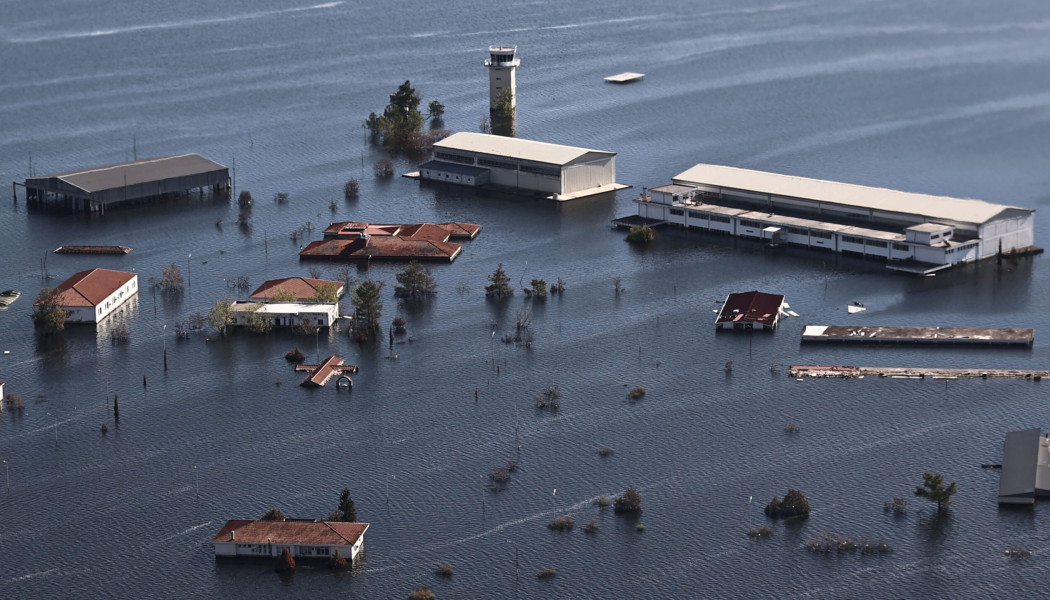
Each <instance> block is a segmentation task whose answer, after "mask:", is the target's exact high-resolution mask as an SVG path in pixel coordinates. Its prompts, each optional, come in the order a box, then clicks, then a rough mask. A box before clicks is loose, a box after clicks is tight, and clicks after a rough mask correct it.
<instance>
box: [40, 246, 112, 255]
mask: <svg viewBox="0 0 1050 600" xmlns="http://www.w3.org/2000/svg"><path fill="white" fill-rule="evenodd" d="M130 252H131V248H128V247H127V246H59V247H58V248H55V254H128V253H130Z"/></svg>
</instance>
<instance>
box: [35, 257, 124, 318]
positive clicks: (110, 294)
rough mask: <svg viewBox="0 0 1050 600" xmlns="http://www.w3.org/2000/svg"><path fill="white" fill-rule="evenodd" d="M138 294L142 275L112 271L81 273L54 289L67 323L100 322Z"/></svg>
mask: <svg viewBox="0 0 1050 600" xmlns="http://www.w3.org/2000/svg"><path fill="white" fill-rule="evenodd" d="M138 293H139V276H138V274H136V273H126V272H124V271H112V270H110V269H91V270H89V271H81V272H79V273H77V274H75V275H73V276H72V277H70V278H69V279H67V280H65V281H63V282H62V283H61V284H60V285H59V286H58V287H56V288H55V289H54V294H55V301H56V302H57V303H58V306H59V307H60V308H61V309H62V311H63V312H64V313H65V315H66V323H98V322H99V321H101V320H103V319H105V318H106V317H107V316H109V315H110V313H112V312H113V311H115V310H117V308H119V307H120V306H121V305H122V304H124V303H125V302H127V301H128V300H130V299H131V298H132V296H134V295H135V294H138ZM44 302H45V300H43V299H41V300H37V301H36V303H35V304H34V306H39V305H41V304H43V303H44Z"/></svg>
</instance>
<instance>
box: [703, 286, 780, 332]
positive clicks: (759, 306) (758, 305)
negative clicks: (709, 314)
mask: <svg viewBox="0 0 1050 600" xmlns="http://www.w3.org/2000/svg"><path fill="white" fill-rule="evenodd" d="M783 305H784V296H783V295H782V294H766V293H764V292H758V291H755V292H740V293H736V294H729V295H728V296H726V301H725V303H723V304H722V310H721V311H720V312H719V313H718V318H717V319H715V323H716V324H717V323H758V324H760V325H768V326H770V327H772V326H773V324H774V323H775V322H776V320H777V316H778V315H779V313H780V308H781V307H782V306H783Z"/></svg>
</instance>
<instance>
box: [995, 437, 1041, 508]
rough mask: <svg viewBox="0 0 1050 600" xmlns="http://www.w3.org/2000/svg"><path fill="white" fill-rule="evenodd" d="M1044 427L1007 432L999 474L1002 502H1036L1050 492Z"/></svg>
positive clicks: (1000, 500)
mask: <svg viewBox="0 0 1050 600" xmlns="http://www.w3.org/2000/svg"><path fill="white" fill-rule="evenodd" d="M1047 443H1048V442H1047V438H1046V437H1045V436H1044V435H1043V431H1042V430H1040V429H1038V428H1036V429H1024V430H1022V431H1011V432H1010V433H1008V434H1006V440H1005V441H1004V442H1003V468H1002V471H1001V472H1000V474H999V503H1000V504H1034V503H1035V497H1036V496H1037V495H1039V496H1042V495H1047V494H1048V493H1050V466H1048V463H1050V451H1048V449H1047Z"/></svg>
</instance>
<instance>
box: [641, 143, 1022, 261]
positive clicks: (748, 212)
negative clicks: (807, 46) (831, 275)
mask: <svg viewBox="0 0 1050 600" xmlns="http://www.w3.org/2000/svg"><path fill="white" fill-rule="evenodd" d="M636 202H637V203H638V215H639V216H640V217H643V218H645V219H649V220H653V221H657V222H666V223H670V224H674V225H678V226H681V227H685V228H688V229H702V230H707V231H714V232H721V233H725V234H728V235H734V236H739V237H747V238H753V239H756V240H763V241H766V242H767V243H771V244H781V243H785V244H792V245H798V246H806V247H810V248H823V249H826V250H831V251H833V252H842V253H844V254H854V255H858V256H865V257H872V258H881V259H884V260H886V261H888V265H887V266H888V268H890V269H895V270H900V271H907V272H911V273H920V274H925V273H932V272H934V271H937V270H939V269H946V268H948V267H951V266H953V265H956V264H960V263H968V262H973V261H976V260H980V259H983V258H988V257H991V256H995V255H996V254H997V253H999V252H1007V253H1008V252H1030V251H1033V250H1036V249H1034V248H1033V247H1032V244H1033V242H1034V223H1035V214H1034V213H1035V211H1034V210H1032V209H1029V208H1022V207H1018V206H1007V205H1002V204H993V203H991V202H985V201H983V200H971V199H963V198H950V197H947V196H931V195H927V194H916V193H910V192H900V191H896V190H889V189H884V188H874V187H867V186H861V185H853V184H848V183H838V182H834V181H823V180H818V179H808V178H805V177H793V176H790V175H779V174H776V173H765V172H762V171H751V170H747V169H738V168H734V167H725V166H719V165H706V164H698V165H696V166H694V167H692V168H691V169H689V170H687V171H685V172H683V173H679V174H678V175H676V176H675V177H674V178H673V179H672V183H671V184H669V185H663V186H660V187H656V188H653V189H652V190H649V193H646V192H645V191H643V193H642V197H640V198H638V199H637V200H636Z"/></svg>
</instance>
